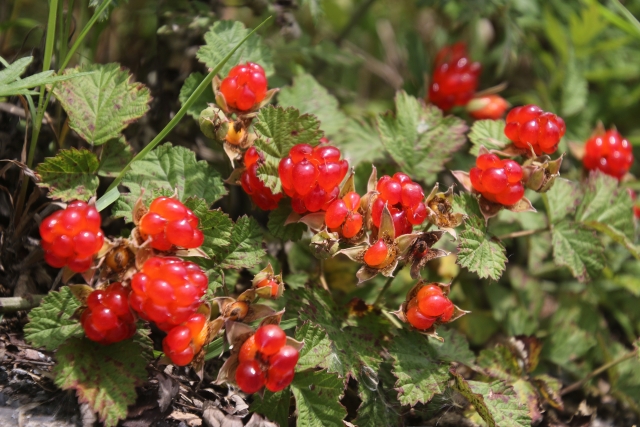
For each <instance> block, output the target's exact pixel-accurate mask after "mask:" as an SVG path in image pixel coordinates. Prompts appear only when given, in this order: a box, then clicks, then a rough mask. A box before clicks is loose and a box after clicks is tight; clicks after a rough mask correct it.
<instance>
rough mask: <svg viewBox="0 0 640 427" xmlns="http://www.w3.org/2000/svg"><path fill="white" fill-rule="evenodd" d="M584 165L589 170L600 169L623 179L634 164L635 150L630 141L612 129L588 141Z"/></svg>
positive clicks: (583, 160)
mask: <svg viewBox="0 0 640 427" xmlns="http://www.w3.org/2000/svg"><path fill="white" fill-rule="evenodd" d="M582 163H583V165H584V167H585V169H587V170H595V169H599V170H601V171H602V172H603V173H605V174H607V175H610V176H613V177H615V178H618V179H621V178H622V177H623V176H624V175H625V174H626V173H627V172H628V171H629V168H630V167H631V164H632V163H633V150H632V148H631V144H630V143H629V141H627V140H626V139H625V138H623V137H622V136H621V135H620V133H618V131H617V130H614V129H612V130H609V131H607V132H605V134H604V135H595V136H592V137H591V138H589V140H587V143H586V144H585V156H584V158H583V159H582Z"/></svg>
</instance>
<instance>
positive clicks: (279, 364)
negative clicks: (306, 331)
mask: <svg viewBox="0 0 640 427" xmlns="http://www.w3.org/2000/svg"><path fill="white" fill-rule="evenodd" d="M299 357H300V354H299V353H298V350H296V349H295V348H293V347H291V346H290V345H285V346H284V347H282V348H280V350H278V352H277V353H275V354H274V355H272V356H271V357H269V364H270V368H269V374H271V370H274V371H280V372H289V371H293V369H294V368H295V367H296V363H298V358H299ZM269 376H270V375H269Z"/></svg>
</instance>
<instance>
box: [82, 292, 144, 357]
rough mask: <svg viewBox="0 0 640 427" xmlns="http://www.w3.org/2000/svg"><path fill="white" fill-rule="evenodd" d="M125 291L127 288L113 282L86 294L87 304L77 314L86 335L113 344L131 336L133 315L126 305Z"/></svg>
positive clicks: (127, 296)
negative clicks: (79, 315) (79, 313)
mask: <svg viewBox="0 0 640 427" xmlns="http://www.w3.org/2000/svg"><path fill="white" fill-rule="evenodd" d="M129 292H130V290H129V288H126V287H124V286H123V285H122V284H121V283H118V282H116V283H112V284H111V285H109V286H107V287H106V288H105V289H104V290H95V291H93V292H91V293H90V294H89V297H88V298H87V308H86V309H85V310H84V311H83V313H82V316H81V318H80V323H81V324H82V327H83V329H84V333H85V335H86V336H87V338H89V339H90V340H92V341H96V342H99V343H100V344H113V343H116V342H119V341H122V340H126V339H129V338H131V337H132V336H133V334H134V333H135V332H136V319H135V317H134V315H133V313H131V309H130V308H129V301H128V299H129Z"/></svg>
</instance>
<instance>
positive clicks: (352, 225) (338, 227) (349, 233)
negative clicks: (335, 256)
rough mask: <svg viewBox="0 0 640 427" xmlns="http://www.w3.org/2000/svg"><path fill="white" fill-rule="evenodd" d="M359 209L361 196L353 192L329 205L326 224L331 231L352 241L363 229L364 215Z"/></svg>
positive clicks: (325, 219) (325, 218)
mask: <svg viewBox="0 0 640 427" xmlns="http://www.w3.org/2000/svg"><path fill="white" fill-rule="evenodd" d="M359 208H360V196H359V195H358V193H356V192H354V191H351V192H349V193H347V194H345V196H344V197H343V198H342V199H336V200H334V201H333V203H331V204H330V205H329V207H328V208H327V212H326V214H325V217H324V222H325V224H327V227H328V228H329V230H330V231H332V232H336V231H337V232H338V233H339V234H340V235H341V236H342V237H345V238H347V239H351V238H352V237H355V236H357V235H358V233H360V230H361V229H362V214H360V213H359V212H358V209H359Z"/></svg>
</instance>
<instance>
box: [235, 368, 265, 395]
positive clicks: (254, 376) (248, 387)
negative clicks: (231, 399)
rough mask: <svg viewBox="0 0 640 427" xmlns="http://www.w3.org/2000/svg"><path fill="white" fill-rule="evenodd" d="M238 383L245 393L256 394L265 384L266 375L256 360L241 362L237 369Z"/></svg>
mask: <svg viewBox="0 0 640 427" xmlns="http://www.w3.org/2000/svg"><path fill="white" fill-rule="evenodd" d="M236 383H237V384H238V387H240V390H242V391H243V392H245V393H255V392H257V391H258V390H260V389H261V388H262V386H264V384H265V378H264V374H263V373H262V370H261V369H260V365H259V364H258V362H257V361H255V360H248V361H245V362H241V363H240V364H239V365H238V368H237V369H236Z"/></svg>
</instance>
